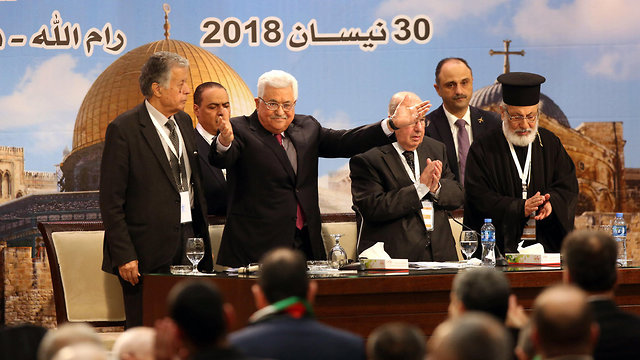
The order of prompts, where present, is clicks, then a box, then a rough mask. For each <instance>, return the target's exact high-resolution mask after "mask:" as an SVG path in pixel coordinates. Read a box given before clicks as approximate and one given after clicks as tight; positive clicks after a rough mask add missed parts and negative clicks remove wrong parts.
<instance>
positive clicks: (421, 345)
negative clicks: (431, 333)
mask: <svg viewBox="0 0 640 360" xmlns="http://www.w3.org/2000/svg"><path fill="white" fill-rule="evenodd" d="M425 345H426V343H425V336H424V333H423V332H422V330H420V329H419V328H418V327H416V326H414V325H410V324H406V323H388V324H384V325H382V326H380V327H378V328H377V329H375V330H374V331H373V332H372V333H371V335H370V336H369V340H368V341H367V355H368V358H369V359H370V360H423V359H424V357H425V354H426V346H425Z"/></svg>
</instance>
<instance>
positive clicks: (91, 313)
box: [38, 221, 125, 326]
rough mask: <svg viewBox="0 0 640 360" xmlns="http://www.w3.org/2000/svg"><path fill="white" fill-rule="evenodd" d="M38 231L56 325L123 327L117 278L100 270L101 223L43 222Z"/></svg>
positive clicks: (122, 303) (102, 233)
mask: <svg viewBox="0 0 640 360" xmlns="http://www.w3.org/2000/svg"><path fill="white" fill-rule="evenodd" d="M38 229H39V230H40V232H41V233H42V237H43V239H44V243H45V246H46V248H47V257H48V258H49V267H50V268H51V281H52V283H53V295H54V299H55V304H56V318H57V322H58V324H61V323H63V322H87V323H90V324H91V325H93V326H123V325H124V320H125V313H124V301H123V297H122V287H121V286H120V282H119V281H118V278H117V276H115V275H113V274H109V273H106V272H104V271H102V270H101V265H102V251H103V248H102V244H103V241H104V227H103V225H102V222H99V221H95V222H68V223H64V222H62V223H48V222H44V223H39V224H38Z"/></svg>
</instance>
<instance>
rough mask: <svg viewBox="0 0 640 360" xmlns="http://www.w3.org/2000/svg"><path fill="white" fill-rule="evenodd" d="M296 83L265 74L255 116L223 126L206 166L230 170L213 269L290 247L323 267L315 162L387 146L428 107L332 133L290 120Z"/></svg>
mask: <svg viewBox="0 0 640 360" xmlns="http://www.w3.org/2000/svg"><path fill="white" fill-rule="evenodd" d="M297 99H298V83H297V81H296V79H295V78H294V77H293V76H292V75H291V74H288V73H286V72H284V71H280V70H273V71H269V72H267V73H265V74H263V75H262V76H260V78H259V79H258V97H256V98H255V102H256V111H255V112H254V113H253V114H251V115H249V116H239V117H236V118H233V119H231V121H230V122H229V121H223V122H222V123H221V125H220V134H219V135H218V137H217V139H216V141H215V142H214V143H213V144H212V148H211V151H210V153H209V160H210V162H211V163H212V164H213V165H214V166H217V167H219V168H226V169H227V183H228V186H229V200H228V201H229V203H228V206H227V221H226V224H225V228H224V232H223V235H222V242H221V244H220V251H219V255H218V264H220V265H225V266H231V267H238V266H245V265H247V264H249V263H252V262H257V261H258V260H259V259H260V258H261V257H262V255H264V254H265V253H266V252H267V251H268V250H271V249H273V248H276V247H289V248H294V249H299V250H301V251H303V252H304V254H305V255H306V257H307V259H308V260H312V259H325V258H326V254H325V248H324V243H323V241H322V237H321V234H320V225H321V224H320V209H319V206H318V157H329V158H335V157H351V156H353V155H356V154H359V153H361V152H364V151H366V150H369V149H370V148H372V147H375V146H379V145H384V144H388V143H390V140H389V136H390V135H391V134H392V133H393V131H394V130H397V129H399V128H402V127H405V126H409V125H412V124H414V123H416V122H417V121H418V120H419V119H421V118H422V117H423V116H424V115H425V113H426V112H427V111H428V109H429V107H430V106H431V105H430V104H429V102H428V101H425V102H423V103H420V104H418V105H416V106H413V107H406V106H404V107H402V108H401V109H400V110H399V111H397V112H396V113H394V114H393V115H392V116H390V117H389V118H387V119H384V120H382V121H379V122H376V123H374V124H371V125H365V126H360V127H357V128H354V129H351V130H333V129H328V128H324V127H322V125H321V124H320V123H319V122H318V121H317V120H316V119H314V118H313V117H312V116H309V115H301V114H296V113H295V105H296V101H297Z"/></svg>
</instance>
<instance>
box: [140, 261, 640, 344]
mask: <svg viewBox="0 0 640 360" xmlns="http://www.w3.org/2000/svg"><path fill="white" fill-rule="evenodd" d="M504 271H505V272H506V275H507V277H508V278H509V280H510V282H511V287H512V289H513V293H515V294H516V295H517V296H518V301H519V303H520V304H521V305H523V306H524V307H525V308H526V309H530V308H531V306H532V304H533V300H534V299H535V297H536V296H537V295H538V294H539V293H540V291H542V289H543V288H545V287H546V286H548V285H551V284H555V283H559V282H561V281H562V271H561V270H559V269H548V268H547V269H544V270H543V269H534V268H511V267H508V268H504ZM454 276H455V270H438V271H427V272H424V271H420V272H418V271H411V272H410V273H391V274H389V273H385V274H363V275H358V276H349V277H339V278H318V279H316V280H317V281H318V285H319V286H318V295H317V297H316V302H315V304H314V309H315V313H316V317H317V318H318V320H320V321H322V322H324V323H326V324H329V325H332V326H335V327H339V328H342V329H345V330H348V331H351V332H354V333H357V334H360V335H362V336H367V335H368V334H369V333H370V332H371V331H372V330H373V329H375V328H376V327H377V326H379V325H381V324H384V323H386V322H390V321H405V322H409V323H413V324H416V325H417V326H419V327H420V328H421V329H422V330H423V331H424V332H425V334H427V335H431V334H432V332H433V330H434V329H435V327H436V326H437V325H438V324H440V323H441V322H442V321H443V320H444V319H445V318H446V316H447V307H448V305H449V291H450V289H451V282H452V281H453V277H454ZM193 278H194V277H190V276H175V275H168V274H151V275H145V278H144V293H143V301H144V305H143V321H144V324H145V325H153V323H154V321H155V320H156V319H158V318H160V317H162V316H165V315H166V299H167V295H168V293H169V291H170V290H171V288H172V287H173V286H174V285H175V284H176V283H178V282H179V281H183V280H187V279H193ZM198 278H200V279H205V280H208V281H212V282H214V283H215V284H216V285H217V286H218V287H219V288H220V290H221V291H222V293H223V294H224V297H225V300H226V301H227V302H230V303H231V304H233V306H234V308H235V310H236V324H235V325H234V327H233V328H232V330H235V329H238V328H241V327H244V326H245V325H246V324H247V319H248V318H249V316H250V315H251V314H252V313H253V312H254V311H255V310H256V308H255V306H254V303H253V296H252V294H251V286H252V285H253V284H255V281H256V280H255V277H236V276H233V277H231V276H227V275H224V274H216V275H215V276H202V277H198ZM616 302H617V303H618V305H620V306H622V307H623V308H624V309H625V310H627V311H631V312H634V313H636V314H640V268H624V269H620V272H619V276H618V288H617V290H616Z"/></svg>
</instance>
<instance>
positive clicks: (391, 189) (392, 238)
mask: <svg viewBox="0 0 640 360" xmlns="http://www.w3.org/2000/svg"><path fill="white" fill-rule="evenodd" d="M402 99H405V104H406V105H401V106H412V105H414V104H417V103H419V102H420V101H421V100H420V98H419V97H418V96H417V95H416V94H413V93H408V92H400V93H397V94H395V95H394V96H393V97H392V98H391V102H390V103H389V112H390V113H393V112H394V111H395V109H396V108H397V107H398V106H399V104H400V102H401V101H402ZM424 127H425V123H424V119H421V121H419V122H417V123H415V124H414V125H413V126H408V127H405V128H402V129H399V130H396V132H395V133H396V139H397V142H395V143H393V144H387V145H384V146H380V147H377V148H374V149H371V150H369V151H367V152H366V153H364V154H360V155H357V156H354V157H353V158H351V161H350V162H349V167H350V169H351V194H352V195H353V203H354V205H355V206H356V207H357V208H358V210H359V211H360V213H361V214H362V217H363V219H364V223H363V226H362V231H361V235H360V242H359V244H358V253H360V252H362V251H364V250H366V249H367V248H369V247H371V246H372V245H374V244H375V243H377V242H384V249H385V251H386V252H387V253H388V254H389V255H390V256H391V257H392V258H408V259H409V261H454V260H457V259H458V257H457V254H456V249H455V241H454V239H453V236H452V234H451V227H450V226H449V218H448V216H447V213H446V210H454V209H457V208H458V207H460V205H462V201H463V199H464V197H463V192H462V187H461V186H460V184H459V183H458V182H457V181H455V180H454V177H453V174H452V173H451V171H450V170H449V165H448V161H447V155H446V150H445V148H444V145H443V144H442V143H440V142H438V141H435V140H433V139H430V138H425V137H424ZM416 157H417V159H416ZM416 165H417V168H416ZM425 215H426V217H425Z"/></svg>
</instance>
